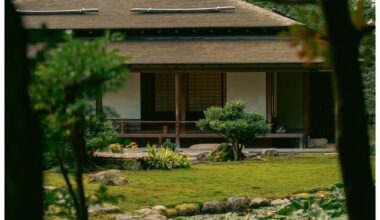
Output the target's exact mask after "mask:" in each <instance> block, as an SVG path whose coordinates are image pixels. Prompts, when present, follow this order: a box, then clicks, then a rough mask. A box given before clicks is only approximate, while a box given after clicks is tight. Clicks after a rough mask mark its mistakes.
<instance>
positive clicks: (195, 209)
mask: <svg viewBox="0 0 380 220" xmlns="http://www.w3.org/2000/svg"><path fill="white" fill-rule="evenodd" d="M175 209H176V210H177V215H179V216H189V215H196V214H199V211H200V207H199V205H198V204H197V203H187V204H182V205H177V206H176V207H175Z"/></svg>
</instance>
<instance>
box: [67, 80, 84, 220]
mask: <svg viewBox="0 0 380 220" xmlns="http://www.w3.org/2000/svg"><path fill="white" fill-rule="evenodd" d="M76 91H77V87H76V86H72V87H70V88H66V91H65V96H66V100H67V102H68V103H70V104H72V103H75V101H76V98H75V93H76ZM73 116H74V117H75V122H74V124H73V127H72V129H71V132H72V135H71V136H70V144H71V147H72V148H73V151H74V158H75V163H76V167H75V181H76V183H77V188H78V197H79V210H76V211H77V213H76V215H77V219H80V220H87V219H88V213H87V205H86V197H85V192H84V186H83V179H82V175H83V161H85V159H86V154H85V150H86V145H85V140H84V125H85V117H84V115H83V112H80V110H79V111H78V112H73Z"/></svg>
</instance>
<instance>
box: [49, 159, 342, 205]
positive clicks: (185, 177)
mask: <svg viewBox="0 0 380 220" xmlns="http://www.w3.org/2000/svg"><path fill="white" fill-rule="evenodd" d="M125 174H126V175H127V176H128V179H129V181H130V184H129V185H128V186H109V187H108V189H109V192H110V193H112V194H122V195H124V196H125V201H124V202H122V203H121V204H119V206H120V207H121V208H122V209H123V210H124V211H131V210H135V209H138V208H141V207H143V206H152V205H157V204H162V205H166V206H171V205H175V204H179V203H185V202H204V201H207V200H213V199H216V200H223V199H226V198H228V197H230V196H237V195H247V196H264V197H277V196H285V195H288V194H291V193H295V192H301V191H307V190H311V189H315V188H320V187H326V186H328V185H330V184H334V183H338V182H341V178H340V173H339V168H338V164H337V157H336V156H334V155H329V156H322V155H309V156H293V157H278V158H272V159H268V160H266V161H244V162H228V163H214V164H201V165H193V166H192V168H190V169H178V170H172V171H164V170H159V171H157V170H151V171H125ZM85 178H87V175H85ZM45 185H53V186H63V185H64V182H63V179H62V178H61V175H60V174H58V173H51V172H46V173H45ZM85 187H86V189H87V191H88V193H91V192H92V191H93V190H95V189H96V188H97V184H92V183H91V184H90V183H86V185H85Z"/></svg>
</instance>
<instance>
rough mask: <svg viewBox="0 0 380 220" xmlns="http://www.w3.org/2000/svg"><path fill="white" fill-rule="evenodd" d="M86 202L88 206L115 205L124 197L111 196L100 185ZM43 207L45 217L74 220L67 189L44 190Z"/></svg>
mask: <svg viewBox="0 0 380 220" xmlns="http://www.w3.org/2000/svg"><path fill="white" fill-rule="evenodd" d="M86 200H87V204H89V205H102V204H107V203H108V204H111V203H112V204H117V203H119V202H121V201H123V200H124V196H122V195H111V194H109V193H108V192H107V187H105V186H104V185H100V186H99V188H98V189H97V190H96V191H95V193H94V194H91V195H89V196H88V197H87V198H86ZM43 205H44V211H45V214H46V216H51V217H61V218H63V219H75V216H74V214H75V210H74V209H73V207H74V204H73V200H72V198H71V196H70V194H69V192H68V190H67V188H55V189H51V190H45V191H44V193H43Z"/></svg>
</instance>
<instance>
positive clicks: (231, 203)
mask: <svg viewBox="0 0 380 220" xmlns="http://www.w3.org/2000/svg"><path fill="white" fill-rule="evenodd" d="M249 202H250V201H249V199H248V198H246V197H230V198H228V200H227V209H228V210H231V211H243V210H245V209H247V208H248V207H249Z"/></svg>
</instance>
